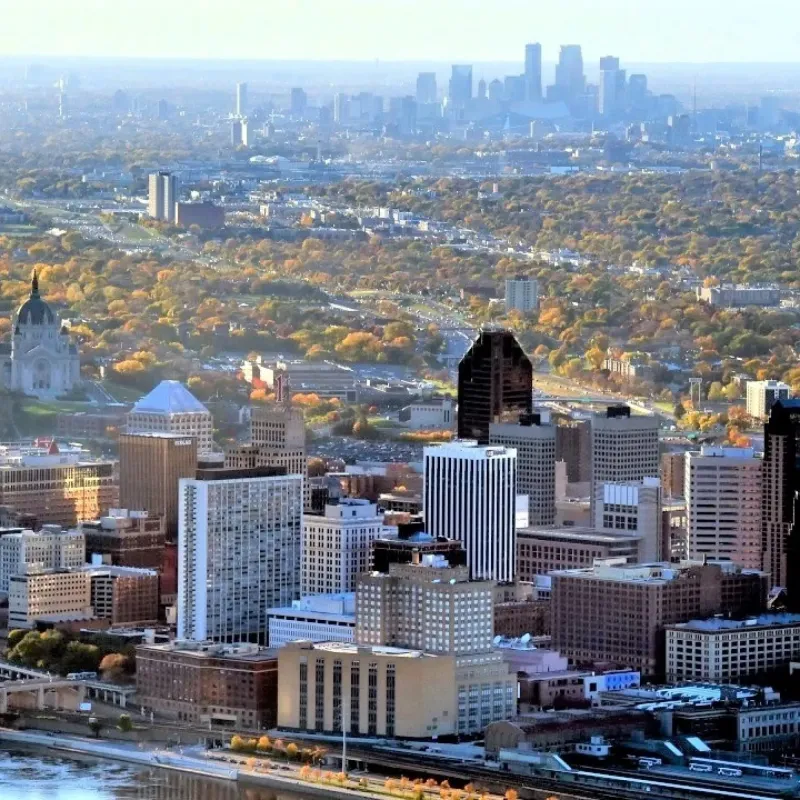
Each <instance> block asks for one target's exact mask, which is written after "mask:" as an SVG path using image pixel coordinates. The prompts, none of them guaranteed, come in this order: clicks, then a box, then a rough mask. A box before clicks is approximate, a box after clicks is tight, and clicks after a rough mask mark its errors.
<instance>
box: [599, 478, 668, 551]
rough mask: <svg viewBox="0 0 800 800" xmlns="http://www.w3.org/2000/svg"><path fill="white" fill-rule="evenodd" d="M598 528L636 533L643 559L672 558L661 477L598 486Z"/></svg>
mask: <svg viewBox="0 0 800 800" xmlns="http://www.w3.org/2000/svg"><path fill="white" fill-rule="evenodd" d="M593 499H594V503H593V504H592V508H593V509H594V518H593V522H594V527H595V529H596V530H597V531H603V532H608V533H612V532H613V533H619V534H624V535H628V536H635V537H637V538H638V540H639V560H640V561H661V560H663V559H665V558H667V559H668V558H669V551H668V550H667V549H666V548H665V541H664V534H663V518H662V514H661V482H660V481H659V479H658V478H644V479H643V480H641V481H628V482H619V483H611V482H604V483H596V484H595V485H594V498H593Z"/></svg>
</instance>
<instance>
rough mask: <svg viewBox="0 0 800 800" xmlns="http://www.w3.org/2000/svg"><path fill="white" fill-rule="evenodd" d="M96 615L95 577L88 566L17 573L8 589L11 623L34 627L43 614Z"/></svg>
mask: <svg viewBox="0 0 800 800" xmlns="http://www.w3.org/2000/svg"><path fill="white" fill-rule="evenodd" d="M54 616H63V617H66V618H68V617H70V616H77V617H87V618H90V617H91V616H92V598H91V577H90V575H89V573H88V572H86V571H85V570H49V571H46V572H39V573H35V574H31V575H13V576H12V577H11V578H10V580H9V590H8V627H9V629H13V628H32V627H33V626H34V623H35V622H36V620H37V619H39V618H40V617H54Z"/></svg>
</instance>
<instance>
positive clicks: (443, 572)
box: [356, 556, 494, 655]
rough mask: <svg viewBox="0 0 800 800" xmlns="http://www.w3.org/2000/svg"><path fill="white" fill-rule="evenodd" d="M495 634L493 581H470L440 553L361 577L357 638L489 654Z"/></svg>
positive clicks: (464, 570) (456, 652) (372, 642)
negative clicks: (386, 571)
mask: <svg viewBox="0 0 800 800" xmlns="http://www.w3.org/2000/svg"><path fill="white" fill-rule="evenodd" d="M493 636H494V594H493V583H492V582H491V581H470V580H469V570H468V568H467V567H450V566H449V565H448V563H447V561H446V559H444V558H443V557H442V556H425V557H424V558H423V559H422V561H421V562H420V563H416V564H414V563H412V564H392V565H390V567H389V572H388V574H386V573H380V572H370V573H366V574H364V575H360V576H359V578H358V586H357V589H356V641H357V642H359V643H361V644H369V645H378V644H385V645H393V646H399V647H410V648H412V649H418V650H424V651H425V652H429V653H451V654H454V655H463V654H467V653H490V652H491V651H492V637H493Z"/></svg>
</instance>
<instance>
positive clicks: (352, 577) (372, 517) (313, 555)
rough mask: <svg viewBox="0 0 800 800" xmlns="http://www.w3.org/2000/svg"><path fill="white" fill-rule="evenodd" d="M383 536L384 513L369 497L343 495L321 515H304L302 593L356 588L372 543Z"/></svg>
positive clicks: (330, 592) (328, 592) (325, 592)
mask: <svg viewBox="0 0 800 800" xmlns="http://www.w3.org/2000/svg"><path fill="white" fill-rule="evenodd" d="M383 535H384V526H383V514H379V513H378V508H377V506H376V505H375V503H370V502H369V501H368V500H361V499H351V498H343V499H342V500H340V501H339V502H338V503H336V504H333V505H326V506H325V513H324V514H319V515H317V514H304V515H303V545H302V572H301V591H302V593H303V594H304V595H310V594H332V593H337V592H353V591H355V588H356V580H357V578H358V576H359V575H360V574H361V573H362V572H366V571H367V570H368V569H369V567H370V555H371V548H372V543H373V542H374V541H375V540H376V539H379V538H381V537H382V536H383Z"/></svg>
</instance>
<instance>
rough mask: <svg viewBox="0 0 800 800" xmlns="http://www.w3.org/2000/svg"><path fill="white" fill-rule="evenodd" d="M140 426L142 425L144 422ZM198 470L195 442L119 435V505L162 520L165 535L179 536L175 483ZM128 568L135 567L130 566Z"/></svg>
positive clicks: (179, 436)
mask: <svg viewBox="0 0 800 800" xmlns="http://www.w3.org/2000/svg"><path fill="white" fill-rule="evenodd" d="M139 424H145V423H144V421H143V420H140V421H139ZM196 469H197V439H196V438H195V437H193V436H188V435H187V434H185V433H168V432H166V431H152V432H149V433H144V432H143V433H121V434H120V436H119V502H120V505H121V507H122V508H127V509H134V510H136V511H144V512H147V514H148V515H149V516H151V517H163V519H164V525H165V530H166V534H167V536H168V537H169V538H170V539H171V540H174V539H175V536H176V534H177V533H178V482H179V481H180V479H181V478H191V477H193V476H194V473H195V470H196ZM129 566H137V565H135V564H130V565H129Z"/></svg>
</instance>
